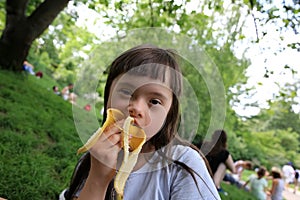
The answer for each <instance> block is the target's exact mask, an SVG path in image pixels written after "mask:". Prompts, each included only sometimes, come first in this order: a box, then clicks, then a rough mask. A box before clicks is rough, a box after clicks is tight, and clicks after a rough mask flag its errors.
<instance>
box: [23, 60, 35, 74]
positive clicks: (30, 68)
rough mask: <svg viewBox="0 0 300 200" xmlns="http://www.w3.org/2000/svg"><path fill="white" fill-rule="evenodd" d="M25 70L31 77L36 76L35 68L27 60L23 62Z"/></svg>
mask: <svg viewBox="0 0 300 200" xmlns="http://www.w3.org/2000/svg"><path fill="white" fill-rule="evenodd" d="M23 70H24V71H26V72H28V73H29V74H31V75H35V72H34V66H33V65H32V64H30V63H29V62H28V61H27V60H24V62H23Z"/></svg>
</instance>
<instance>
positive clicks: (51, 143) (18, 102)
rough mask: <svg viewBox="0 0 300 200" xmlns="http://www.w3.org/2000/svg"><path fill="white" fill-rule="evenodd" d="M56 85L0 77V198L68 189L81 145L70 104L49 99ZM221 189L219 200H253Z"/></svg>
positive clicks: (45, 195) (47, 195)
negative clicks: (222, 193) (224, 193)
mask: <svg viewBox="0 0 300 200" xmlns="http://www.w3.org/2000/svg"><path fill="white" fill-rule="evenodd" d="M55 84H56V83H55V82H54V81H53V80H52V79H51V78H50V77H48V76H45V77H43V78H42V79H37V78H36V77H35V76H31V75H27V74H22V73H21V74H16V73H12V72H9V71H3V70H1V71H0V143H1V145H0V176H1V178H0V197H5V198H7V199H9V200H24V199H31V200H35V199H37V200H40V199H43V200H47V199H51V200H52V199H53V200H54V199H57V198H58V194H59V193H60V192H61V191H62V190H63V189H64V188H65V187H67V185H68V182H69V180H70V177H71V174H72V172H73V168H74V166H75V164H76V162H77V160H78V158H79V156H77V155H76V151H77V149H78V147H80V146H81V145H82V142H81V141H80V139H79V136H78V134H77V131H76V129H75V125H74V120H73V115H72V106H71V104H70V103H68V102H65V101H63V100H62V98H61V97H59V96H56V95H54V94H53V93H52V90H51V88H52V86H53V85H55ZM82 117H83V118H84V117H85V116H82ZM224 189H225V190H226V191H227V192H228V193H229V194H228V196H223V195H222V199H225V200H226V199H228V200H229V199H231V200H235V199H236V200H238V199H244V200H246V199H248V200H251V199H253V198H252V197H251V196H250V195H249V194H247V193H245V192H244V191H242V190H238V189H237V188H235V187H233V186H230V185H224ZM241 197H242V198H241Z"/></svg>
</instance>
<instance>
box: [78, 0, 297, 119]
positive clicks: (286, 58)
mask: <svg viewBox="0 0 300 200" xmlns="http://www.w3.org/2000/svg"><path fill="white" fill-rule="evenodd" d="M196 2H197V1H196ZM277 2H278V1H277ZM197 5H198V3H194V4H193V3H190V4H189V7H190V8H192V7H197ZM254 15H255V16H257V17H259V15H260V13H259V12H254ZM79 16H80V18H79V20H78V22H77V23H78V25H80V26H85V27H87V28H88V30H89V31H91V32H93V33H95V34H96V35H98V36H101V37H100V38H101V40H102V41H104V40H107V39H109V38H110V37H111V36H112V33H114V32H115V30H114V29H113V28H112V27H109V26H107V25H105V24H104V22H105V21H104V20H103V18H99V15H98V13H96V12H95V11H91V10H87V8H86V7H85V6H82V7H81V8H80V10H79ZM95 19H97V20H95ZM245 21H246V23H245V25H244V28H243V33H244V34H245V38H246V39H244V40H242V41H240V42H237V44H236V48H235V49H236V51H235V54H236V56H237V57H242V56H243V55H244V56H245V57H246V58H248V59H250V61H251V65H250V66H249V67H248V69H247V70H246V76H247V77H248V81H247V84H246V85H244V87H245V88H254V90H253V91H252V92H250V95H251V96H249V95H245V94H244V95H241V96H239V97H238V98H239V100H240V102H241V103H240V104H235V105H234V106H233V109H234V110H235V112H236V113H237V114H238V115H240V116H246V117H250V116H253V115H257V114H258V113H259V111H260V109H261V108H268V103H267V101H268V100H272V99H274V97H275V96H276V95H278V94H279V90H280V87H282V86H284V84H286V83H290V84H293V83H295V82H296V81H299V82H300V62H299V59H297V58H299V57H300V52H297V51H295V50H291V49H288V48H287V49H285V50H284V51H281V52H280V51H279V49H282V48H283V47H285V46H286V45H287V44H288V43H291V42H296V41H298V42H299V37H296V36H295V34H294V33H293V32H292V31H289V32H285V33H284V34H283V38H284V40H283V41H278V38H279V37H280V36H279V35H278V34H279V33H278V32H277V31H276V30H275V29H276V25H275V26H274V25H269V26H264V27H259V30H258V31H263V29H265V30H266V31H267V35H266V36H265V37H264V38H263V39H261V40H260V41H259V43H253V42H251V41H254V40H255V39H256V30H255V25H254V22H253V18H252V17H248V18H245ZM260 29H261V30H260ZM274 52H276V54H274ZM242 54H243V55H242ZM285 65H289V66H292V68H293V70H295V71H298V74H296V75H293V74H292V73H291V70H290V69H284V66H285ZM266 67H268V69H271V70H272V71H273V73H272V74H270V76H269V78H265V77H264V74H265V70H266ZM233 90H234V89H233ZM297 96H298V100H299V102H300V92H298V94H297ZM254 102H257V104H258V107H251V106H247V105H248V104H250V103H254ZM294 111H295V112H296V113H299V116H300V106H299V105H298V106H295V107H294Z"/></svg>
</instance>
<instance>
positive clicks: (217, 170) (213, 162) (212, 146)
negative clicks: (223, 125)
mask: <svg viewBox="0 0 300 200" xmlns="http://www.w3.org/2000/svg"><path fill="white" fill-rule="evenodd" d="M202 150H203V151H204V154H207V155H206V156H205V157H206V159H207V161H208V163H209V166H210V168H211V171H212V174H213V180H214V183H215V185H216V187H217V190H218V191H219V192H221V193H224V194H225V195H227V193H226V192H225V191H224V190H223V189H222V188H221V182H222V180H223V178H224V176H225V173H226V170H227V169H229V170H230V171H231V172H232V173H235V168H234V163H233V159H232V157H231V155H230V153H229V151H228V150H227V133H226V132H225V131H224V130H216V131H215V132H214V133H213V135H212V138H211V141H209V142H205V143H204V144H203V148H202ZM207 151H209V152H208V153H207Z"/></svg>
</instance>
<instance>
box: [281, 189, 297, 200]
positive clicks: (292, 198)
mask: <svg viewBox="0 0 300 200" xmlns="http://www.w3.org/2000/svg"><path fill="white" fill-rule="evenodd" d="M283 197H284V198H285V199H286V200H300V192H299V191H298V192H297V193H296V194H294V193H293V189H291V188H289V189H285V190H284V191H283Z"/></svg>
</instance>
